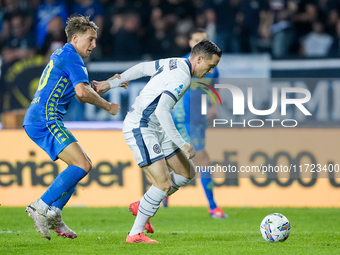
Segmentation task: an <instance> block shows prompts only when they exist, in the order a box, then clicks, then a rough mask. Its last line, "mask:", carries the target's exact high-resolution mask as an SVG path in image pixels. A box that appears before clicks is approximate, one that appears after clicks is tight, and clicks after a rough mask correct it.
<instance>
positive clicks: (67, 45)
mask: <svg viewBox="0 0 340 255" xmlns="http://www.w3.org/2000/svg"><path fill="white" fill-rule="evenodd" d="M64 48H66V49H68V50H72V51H76V49H75V48H74V46H73V45H72V44H70V43H65V46H64Z"/></svg>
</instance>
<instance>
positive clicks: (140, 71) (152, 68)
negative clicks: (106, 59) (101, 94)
mask: <svg viewBox="0 0 340 255" xmlns="http://www.w3.org/2000/svg"><path fill="white" fill-rule="evenodd" d="M158 65H159V61H158V60H157V61H151V62H144V63H139V64H137V65H135V66H133V67H131V68H129V69H128V70H126V71H125V72H123V73H122V74H121V75H120V77H121V78H120V79H113V80H110V81H109V84H110V88H111V89H113V88H117V87H119V86H120V85H121V84H122V83H123V82H126V81H132V80H136V79H139V78H141V77H145V76H152V75H154V74H155V72H156V71H157V69H156V68H157V66H158Z"/></svg>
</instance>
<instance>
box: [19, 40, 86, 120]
mask: <svg viewBox="0 0 340 255" xmlns="http://www.w3.org/2000/svg"><path fill="white" fill-rule="evenodd" d="M81 82H85V83H88V84H89V79H88V74H87V70H86V67H85V64H84V61H83V59H82V58H81V57H80V55H79V54H78V53H77V51H76V50H75V48H74V47H73V45H72V44H69V43H66V44H65V45H64V47H62V48H60V49H57V50H56V51H55V52H54V53H53V54H52V55H51V57H50V61H49V63H48V64H47V66H46V67H45V69H44V71H43V73H42V75H41V77H40V80H39V86H38V89H37V91H36V93H35V95H34V97H33V100H32V102H31V105H30V107H29V108H28V109H27V113H26V115H25V119H24V124H23V125H42V124H50V123H53V122H55V121H57V120H58V121H62V120H63V118H64V115H65V114H66V111H67V109H68V106H69V104H70V102H71V99H72V98H73V96H74V95H75V91H74V86H75V85H77V84H79V83H81Z"/></svg>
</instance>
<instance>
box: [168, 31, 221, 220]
mask: <svg viewBox="0 0 340 255" xmlns="http://www.w3.org/2000/svg"><path fill="white" fill-rule="evenodd" d="M207 39H208V33H207V32H206V30H204V29H196V30H194V31H192V32H191V34H190V40H189V46H190V48H191V49H192V48H193V47H194V46H195V45H196V44H197V43H199V42H201V41H203V40H207ZM189 56H190V53H188V54H187V55H185V56H183V58H189ZM218 77H219V73H218V70H217V67H216V68H215V69H214V72H213V73H208V74H207V75H206V76H205V77H204V80H203V82H206V81H207V82H209V83H213V82H216V79H218ZM193 78H195V77H193ZM192 82H195V79H193V80H192ZM209 85H211V86H213V84H209ZM202 93H204V92H203V91H202V90H200V89H194V88H193V86H191V87H190V88H189V89H188V91H187V92H186V93H185V94H184V95H183V97H182V99H181V100H180V101H179V102H178V103H177V105H176V107H175V108H174V110H173V111H172V117H173V119H174V123H175V125H176V128H177V130H178V131H179V133H180V134H181V136H182V137H183V138H184V140H186V141H187V142H188V143H189V142H190V143H191V144H192V145H193V146H194V148H195V151H196V156H195V157H194V158H193V163H194V165H195V166H209V165H210V159H209V156H208V153H207V151H206V150H205V131H206V129H207V121H206V119H204V118H202V117H201V116H200V115H199V114H191V115H190V111H191V112H200V110H201V109H200V107H201V101H200V100H201V94H202ZM190 99H191V100H190ZM190 101H191V103H190ZM193 107H195V109H192V108H193ZM196 108H197V109H196ZM209 111H210V114H212V115H214V114H216V112H217V109H216V108H215V105H212V106H211V108H210V110H209ZM213 117H215V116H213ZM200 174H201V183H202V186H203V189H204V192H205V195H206V197H207V199H208V202H209V214H210V216H211V217H212V218H226V217H227V215H226V214H225V213H224V212H223V211H222V209H221V208H220V207H218V206H217V205H216V202H215V200H214V196H213V186H214V182H213V180H212V177H211V173H210V172H201V173H200ZM167 199H168V197H167V198H166V199H165V200H163V205H164V207H166V206H167V202H168V201H167Z"/></svg>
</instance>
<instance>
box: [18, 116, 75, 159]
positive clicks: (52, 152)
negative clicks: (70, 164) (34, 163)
mask: <svg viewBox="0 0 340 255" xmlns="http://www.w3.org/2000/svg"><path fill="white" fill-rule="evenodd" d="M24 129H25V131H26V133H27V135H28V136H29V137H30V138H31V139H32V140H33V141H34V142H35V143H36V144H37V145H38V146H39V147H40V148H42V149H43V150H44V151H46V153H47V154H48V155H49V156H50V158H51V159H52V160H53V161H55V160H57V159H58V155H59V154H60V152H62V151H63V150H64V149H65V148H66V147H67V146H68V145H69V144H71V143H73V142H77V139H76V138H75V137H74V136H73V135H72V133H71V132H70V131H69V130H68V129H67V128H65V127H64V124H63V123H62V122H61V121H56V122H53V123H50V124H46V125H42V126H34V125H25V126H24Z"/></svg>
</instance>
